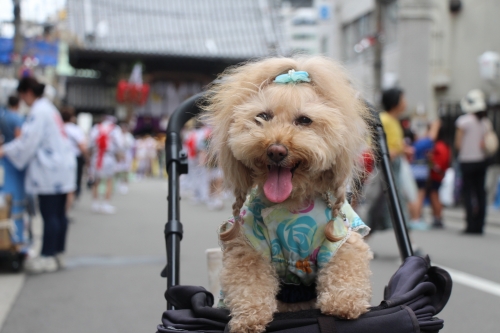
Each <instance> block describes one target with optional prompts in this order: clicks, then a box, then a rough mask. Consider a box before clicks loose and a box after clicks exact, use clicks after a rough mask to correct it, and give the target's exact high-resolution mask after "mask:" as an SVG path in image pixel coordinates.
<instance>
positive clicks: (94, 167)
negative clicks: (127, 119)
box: [89, 116, 122, 214]
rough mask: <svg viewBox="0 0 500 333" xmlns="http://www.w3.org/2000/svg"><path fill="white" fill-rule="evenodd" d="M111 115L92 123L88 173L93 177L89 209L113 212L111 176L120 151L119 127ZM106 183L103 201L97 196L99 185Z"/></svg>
mask: <svg viewBox="0 0 500 333" xmlns="http://www.w3.org/2000/svg"><path fill="white" fill-rule="evenodd" d="M115 122H116V119H115V117H113V116H106V117H105V118H104V120H103V121H102V122H101V123H99V124H96V125H94V127H92V129H91V131H90V139H89V142H90V145H89V148H90V151H91V154H92V156H91V158H90V168H89V175H90V177H92V179H93V187H92V196H93V202H92V206H91V209H92V211H94V212H99V213H104V214H113V213H115V211H116V209H115V207H114V206H112V205H111V204H110V200H111V196H112V194H113V178H114V176H115V172H116V164H117V156H118V155H119V154H120V153H121V151H122V147H121V146H122V139H121V136H122V134H121V129H120V127H119V126H116V124H115ZM101 182H105V184H106V192H105V194H104V201H103V202H102V201H101V200H100V198H99V185H100V184H101Z"/></svg>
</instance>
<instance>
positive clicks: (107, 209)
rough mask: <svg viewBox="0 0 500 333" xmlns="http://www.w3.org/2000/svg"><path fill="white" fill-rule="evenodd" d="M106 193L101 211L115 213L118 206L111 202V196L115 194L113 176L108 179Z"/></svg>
mask: <svg viewBox="0 0 500 333" xmlns="http://www.w3.org/2000/svg"><path fill="white" fill-rule="evenodd" d="M105 182H106V193H105V197H104V198H105V200H104V203H103V204H102V205H101V212H102V213H105V214H114V213H115V211H116V208H115V207H114V206H112V205H111V204H110V200H111V196H112V194H113V177H112V176H111V177H108V178H107V179H106V180H105Z"/></svg>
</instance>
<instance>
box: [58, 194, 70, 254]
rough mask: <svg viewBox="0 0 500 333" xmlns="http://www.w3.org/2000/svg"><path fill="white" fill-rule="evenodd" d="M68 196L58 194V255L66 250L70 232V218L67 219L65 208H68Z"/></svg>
mask: <svg viewBox="0 0 500 333" xmlns="http://www.w3.org/2000/svg"><path fill="white" fill-rule="evenodd" d="M66 200H67V195H66V194H58V195H57V198H56V201H57V207H55V208H56V209H57V220H58V223H59V233H58V235H57V240H56V241H57V243H56V254H60V253H63V252H64V250H65V248H66V234H67V231H68V218H67V217H66V210H65V209H64V207H65V206H66Z"/></svg>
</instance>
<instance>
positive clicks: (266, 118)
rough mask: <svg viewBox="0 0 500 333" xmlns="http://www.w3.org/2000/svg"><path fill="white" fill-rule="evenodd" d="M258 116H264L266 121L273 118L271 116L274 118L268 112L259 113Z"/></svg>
mask: <svg viewBox="0 0 500 333" xmlns="http://www.w3.org/2000/svg"><path fill="white" fill-rule="evenodd" d="M257 117H258V118H262V119H264V120H265V121H269V120H271V118H272V117H271V116H270V115H269V114H268V113H266V112H262V113H259V114H258V115H257Z"/></svg>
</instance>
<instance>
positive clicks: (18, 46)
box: [12, 0, 23, 77]
mask: <svg viewBox="0 0 500 333" xmlns="http://www.w3.org/2000/svg"><path fill="white" fill-rule="evenodd" d="M12 1H13V3H14V52H13V55H14V57H13V59H12V62H13V65H14V76H15V77H17V76H18V75H19V69H20V68H21V64H22V61H23V57H22V51H23V36H22V34H21V0H12Z"/></svg>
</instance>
